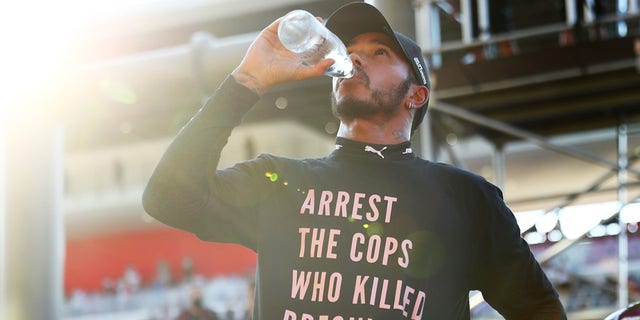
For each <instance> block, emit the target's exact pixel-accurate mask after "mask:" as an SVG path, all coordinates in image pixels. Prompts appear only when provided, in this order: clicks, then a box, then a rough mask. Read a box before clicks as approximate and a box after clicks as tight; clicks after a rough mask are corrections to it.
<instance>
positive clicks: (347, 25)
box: [325, 2, 431, 131]
mask: <svg viewBox="0 0 640 320" xmlns="http://www.w3.org/2000/svg"><path fill="white" fill-rule="evenodd" d="M325 26H326V27H327V28H328V29H329V30H331V32H333V33H335V34H336V35H337V36H338V38H340V40H342V42H344V43H345V44H348V43H349V42H350V41H351V40H352V39H353V38H355V37H356V36H358V35H360V34H363V33H367V32H380V33H384V34H386V35H388V36H389V37H390V38H391V39H393V40H395V42H396V44H397V45H398V47H400V48H402V52H403V53H404V56H405V57H406V58H407V61H408V62H409V64H410V65H411V67H412V69H413V73H414V75H415V77H416V79H417V81H418V84H420V85H423V86H425V87H427V88H428V89H429V90H431V82H430V81H429V67H428V65H427V63H426V62H425V61H424V57H423V56H422V49H421V48H420V46H418V44H417V43H415V41H413V40H411V39H409V37H407V36H405V35H403V34H401V33H399V32H396V31H393V29H391V26H390V25H389V22H387V19H386V18H385V17H384V16H383V15H382V13H381V12H380V11H379V10H378V9H377V8H376V7H374V6H372V5H370V4H368V3H365V2H352V3H348V4H346V5H344V6H342V7H340V8H338V9H337V10H336V11H334V12H333V13H332V14H331V15H330V16H329V18H327V21H326V23H325ZM428 103H429V101H428V100H427V103H425V105H424V106H422V108H418V109H416V113H415V115H414V118H413V124H412V125H411V131H415V129H416V128H417V127H418V126H419V125H420V123H422V120H423V119H424V116H425V114H426V113H427V105H428Z"/></svg>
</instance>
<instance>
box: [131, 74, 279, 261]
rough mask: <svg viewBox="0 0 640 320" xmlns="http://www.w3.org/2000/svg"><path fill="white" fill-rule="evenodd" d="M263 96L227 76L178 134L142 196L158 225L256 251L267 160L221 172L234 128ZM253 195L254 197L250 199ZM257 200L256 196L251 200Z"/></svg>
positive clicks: (240, 165) (239, 165)
mask: <svg viewBox="0 0 640 320" xmlns="http://www.w3.org/2000/svg"><path fill="white" fill-rule="evenodd" d="M258 99H259V97H258V96H257V95H256V94H254V93H253V92H252V91H250V90H249V89H247V88H245V87H243V86H241V85H239V84H238V83H237V82H236V81H235V79H234V78H233V77H231V76H230V77H228V78H227V79H226V80H225V81H224V82H223V83H222V84H221V85H220V87H219V88H218V89H217V90H216V91H215V93H214V94H213V95H212V96H211V98H210V99H209V100H208V102H207V103H206V104H205V105H204V106H203V107H202V108H201V109H200V110H199V111H198V112H197V113H196V114H195V115H194V117H193V118H192V119H191V120H190V121H189V122H188V123H187V124H186V125H185V126H184V127H183V128H182V129H181V130H180V131H179V132H178V134H177V136H176V137H175V138H174V140H173V141H172V142H171V144H170V145H169V147H168V148H167V150H166V151H165V152H164V154H163V155H162V157H161V159H160V161H159V162H158V164H157V166H156V168H155V169H154V172H153V174H152V176H151V178H150V179H149V182H148V183H147V186H146V188H145V190H144V194H143V205H144V208H145V210H146V211H147V212H148V213H149V214H150V215H151V216H153V217H154V218H156V219H158V220H159V221H161V222H163V223H165V224H167V225H170V226H173V227H175V228H179V229H182V230H186V231H189V232H192V233H194V234H196V235H197V236H199V237H201V238H203V239H206V240H211V241H220V242H234V243H240V244H243V245H245V246H247V247H249V248H252V249H255V246H256V245H255V239H253V237H255V235H253V236H251V234H252V233H250V232H249V230H252V229H254V228H255V224H256V219H257V218H256V217H255V214H256V213H255V211H254V210H253V211H252V210H251V209H252V208H251V206H252V202H251V201H248V200H251V199H253V198H258V197H260V192H261V191H262V189H261V188H260V184H259V183H258V182H259V181H260V180H259V178H258V177H257V176H256V174H255V173H256V172H260V171H262V167H263V166H264V164H265V162H266V160H265V159H255V160H253V161H249V162H247V163H243V164H238V165H236V166H234V167H232V168H229V169H224V170H218V169H217V166H218V162H219V159H220V154H221V152H222V149H223V147H224V146H225V145H226V143H227V140H228V138H229V136H230V134H231V131H232V130H233V128H234V127H236V126H237V125H239V124H240V122H241V120H242V118H243V116H244V115H245V114H246V112H248V110H249V109H250V108H251V107H252V106H253V105H254V104H255V103H256V102H257V101H258ZM248 195H252V196H248ZM252 197H253V198H252Z"/></svg>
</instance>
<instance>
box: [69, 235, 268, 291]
mask: <svg viewBox="0 0 640 320" xmlns="http://www.w3.org/2000/svg"><path fill="white" fill-rule="evenodd" d="M187 256H188V257H191V259H192V261H193V271H194V274H199V275H203V276H205V277H212V276H216V275H227V274H234V273H235V274H245V273H247V272H250V273H253V272H254V270H255V264H256V255H255V253H254V252H253V251H251V250H249V249H246V248H244V247H242V246H239V245H232V244H220V243H211V242H204V241H201V240H199V239H198V238H197V237H195V236H194V235H192V234H190V233H186V232H183V231H180V230H176V229H170V228H161V229H154V230H144V231H137V232H133V233H122V234H117V235H109V236H103V237H96V238H90V239H82V240H73V241H67V244H66V260H65V281H64V282H65V291H66V292H67V293H69V292H70V291H71V290H73V289H78V288H81V289H84V290H87V291H96V290H99V289H101V287H102V280H103V279H104V278H106V277H108V278H111V279H113V280H114V281H116V280H117V279H119V278H121V277H122V275H123V273H124V270H125V268H126V267H127V266H128V265H132V266H134V267H135V268H136V269H137V270H138V272H139V273H140V274H141V276H142V285H143V286H144V285H150V284H151V283H152V282H153V280H154V278H155V275H156V268H157V265H158V262H159V261H161V260H165V261H167V262H168V263H169V265H170V267H171V272H172V275H173V279H174V280H180V279H182V260H183V258H184V257H187Z"/></svg>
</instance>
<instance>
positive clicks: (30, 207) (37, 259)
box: [0, 115, 65, 320]
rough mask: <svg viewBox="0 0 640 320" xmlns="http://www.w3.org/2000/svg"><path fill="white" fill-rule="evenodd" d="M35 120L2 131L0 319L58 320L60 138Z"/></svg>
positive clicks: (49, 125)
mask: <svg viewBox="0 0 640 320" xmlns="http://www.w3.org/2000/svg"><path fill="white" fill-rule="evenodd" d="M37 116H38V115H36V116H35V117H32V116H25V117H21V119H20V120H16V121H11V123H8V128H7V127H5V128H6V131H5V132H6V133H7V134H6V135H5V146H4V148H5V150H4V151H6V152H4V153H2V154H3V157H4V159H3V161H4V162H5V164H6V167H5V168H6V171H5V173H6V175H5V177H4V180H5V181H4V185H5V186H6V189H5V192H6V193H5V194H6V198H5V206H4V207H5V209H4V210H3V213H4V214H3V216H4V222H5V223H4V226H5V230H4V231H5V232H3V234H4V235H5V239H4V244H5V254H3V257H4V259H5V260H3V261H2V266H0V268H2V269H3V270H4V271H3V272H4V283H3V285H4V288H5V291H4V305H3V306H2V308H0V318H2V319H53V320H57V319H62V311H63V303H64V288H63V272H64V269H63V266H64V243H65V239H64V225H63V216H62V214H63V213H62V197H63V194H62V189H63V183H62V181H63V152H64V151H63V141H62V140H63V132H62V126H61V125H56V124H53V123H52V121H47V120H39V119H38V118H45V116H42V115H39V116H40V117H37ZM9 226H10V227H9Z"/></svg>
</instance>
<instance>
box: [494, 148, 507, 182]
mask: <svg viewBox="0 0 640 320" xmlns="http://www.w3.org/2000/svg"><path fill="white" fill-rule="evenodd" d="M504 172H505V156H504V147H503V146H502V145H496V146H495V150H494V152H493V174H494V175H495V183H496V186H498V188H500V189H501V190H504V183H505V173H504Z"/></svg>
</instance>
